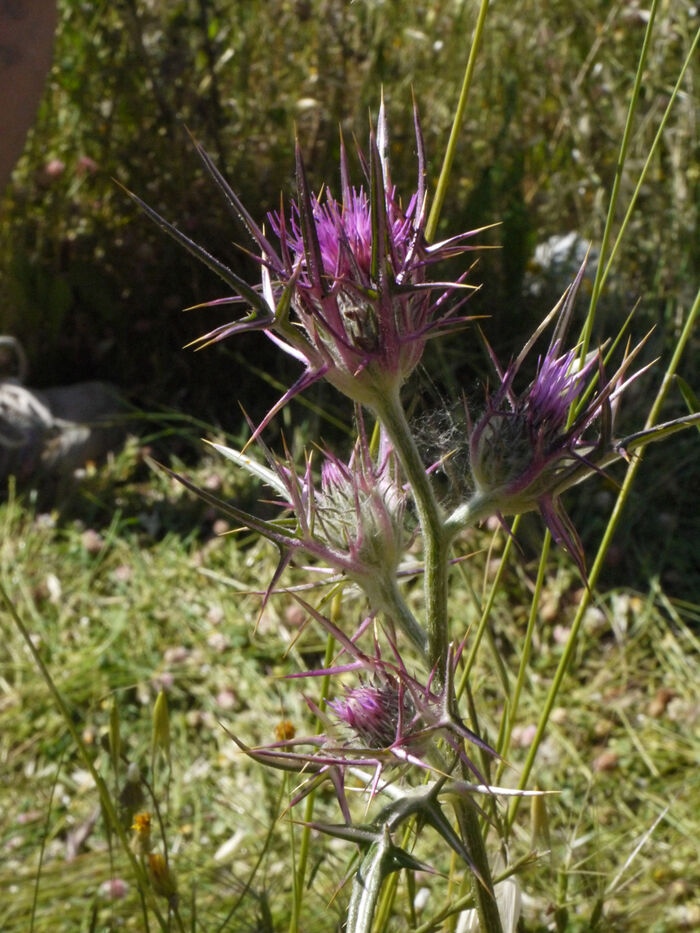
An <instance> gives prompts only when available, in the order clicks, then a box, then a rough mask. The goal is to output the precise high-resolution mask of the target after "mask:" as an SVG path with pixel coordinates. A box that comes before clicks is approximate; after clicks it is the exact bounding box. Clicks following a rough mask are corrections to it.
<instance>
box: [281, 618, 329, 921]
mask: <svg viewBox="0 0 700 933" xmlns="http://www.w3.org/2000/svg"><path fill="white" fill-rule="evenodd" d="M335 614H336V613H335V602H334V610H333V615H335ZM334 652H335V639H334V638H333V636H332V635H329V636H328V640H327V641H326V655H325V658H324V662H323V666H324V667H330V666H331V663H332V661H333V654H334ZM330 680H331V678H330V675H329V674H325V675H324V677H323V678H322V680H321V703H320V706H321V709H323V707H324V706H325V701H326V699H327V698H328V690H329V687H330ZM315 799H316V792H315V791H313V790H312V791H311V793H310V794H309V796H308V797H307V798H306V804H305V806H304V827H303V829H302V832H301V844H300V846H299V862H298V865H297V870H296V873H295V875H294V889H293V890H294V897H293V899H292V916H291V918H290V921H289V933H297V930H298V929H299V917H300V915H301V905H302V902H303V900H304V879H305V878H306V866H307V865H308V861H309V846H310V844H311V825H310V824H311V821H312V819H313V814H314V802H315Z"/></svg>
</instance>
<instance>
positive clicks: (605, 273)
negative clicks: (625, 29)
mask: <svg viewBox="0 0 700 933" xmlns="http://www.w3.org/2000/svg"><path fill="white" fill-rule="evenodd" d="M698 40H700V29H698V31H697V32H696V33H695V38H694V39H693V42H692V44H691V46H690V49H689V50H688V54H687V55H686V58H685V61H684V62H683V67H682V68H681V70H680V73H679V75H678V80H677V81H676V83H675V86H674V88H673V91H672V92H671V96H670V97H669V99H668V104H667V105H666V109H665V110H664V115H663V117H662V118H661V122H660V123H659V128H658V130H657V131H656V136H654V141H653V142H652V144H651V147H650V149H649V152H648V154H647V157H646V161H645V162H644V165H643V167H642V170H641V172H640V173H639V179H638V180H637V184H636V186H635V189H634V191H633V192H632V197H631V198H630V203H629V206H628V207H627V211H626V213H625V216H624V218H623V221H622V223H621V224H620V230H619V232H618V234H617V236H616V237H615V242H614V243H613V247H612V249H611V250H610V256H609V258H608V261H607V262H606V263H605V268H604V269H603V271H602V273H601V275H600V282H599V288H598V293H600V292H601V291H602V289H603V288H604V286H605V282H606V280H607V278H608V274H609V272H610V268H611V266H612V264H613V261H614V259H615V256H616V254H617V250H618V247H619V246H620V243H621V242H622V238H623V237H624V235H625V231H626V230H627V225H628V224H629V221H630V217H631V216H632V212H633V211H634V208H635V205H636V204H637V198H638V197H639V192H640V191H641V190H642V186H643V185H644V182H645V181H646V177H647V173H648V171H649V168H650V166H651V163H652V160H653V158H654V156H655V155H656V150H657V149H658V147H659V143H660V142H661V138H662V136H663V134H664V129H665V128H666V124H667V122H668V118H669V117H670V116H671V110H672V109H673V105H674V103H675V102H676V97H677V96H678V92H679V91H680V89H681V84H682V83H683V79H684V78H685V73H686V71H687V70H688V66H689V65H690V63H691V62H692V61H693V56H694V55H695V49H696V48H697V45H698ZM600 265H601V267H602V255H601V263H600Z"/></svg>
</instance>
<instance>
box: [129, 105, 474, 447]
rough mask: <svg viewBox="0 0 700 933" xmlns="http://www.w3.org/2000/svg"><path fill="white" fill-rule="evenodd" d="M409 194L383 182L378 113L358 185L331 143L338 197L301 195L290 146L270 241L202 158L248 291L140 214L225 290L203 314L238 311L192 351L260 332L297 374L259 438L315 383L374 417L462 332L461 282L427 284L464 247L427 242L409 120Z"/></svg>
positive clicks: (299, 170) (456, 241) (304, 188)
mask: <svg viewBox="0 0 700 933" xmlns="http://www.w3.org/2000/svg"><path fill="white" fill-rule="evenodd" d="M414 122H415V132H416V145H417V150H418V183H417V188H416V191H415V192H414V193H413V194H412V196H411V197H410V198H409V200H408V202H407V204H406V205H405V206H404V205H403V204H402V202H401V200H400V198H399V196H398V194H397V191H396V189H395V187H394V186H393V184H392V183H391V179H390V175H389V165H388V159H387V158H386V149H387V147H388V141H387V131H386V125H385V119H384V111H383V107H382V109H381V111H380V117H379V128H378V133H377V136H375V135H374V133H371V134H370V146H369V157H368V158H365V156H364V155H363V154H362V152H359V157H360V161H361V164H362V168H363V172H364V176H365V184H364V185H361V186H359V187H355V186H353V185H351V183H350V180H349V177H350V176H349V168H348V161H347V158H346V153H345V149H344V147H343V146H342V145H341V193H342V196H341V198H340V200H336V199H335V198H334V197H333V195H332V194H331V193H330V191H329V190H328V189H326V192H325V195H324V197H323V198H320V197H317V196H316V195H315V194H314V193H313V192H312V191H311V190H310V188H309V184H308V180H307V176H306V169H305V166H304V163H303V159H302V156H301V152H300V150H299V147H298V146H297V155H296V174H297V187H298V198H297V200H296V201H293V202H292V203H291V206H290V208H289V211H288V212H287V213H285V211H284V210H280V211H279V212H276V213H272V214H270V215H268V222H269V225H270V228H271V230H272V233H273V234H274V237H272V238H269V237H268V236H267V234H266V233H265V232H264V230H263V229H262V228H261V227H259V226H258V225H257V224H256V223H255V221H254V220H253V219H252V217H251V216H250V214H249V213H248V212H247V211H246V209H245V207H244V206H243V204H242V203H241V202H240V200H239V199H238V197H237V195H236V194H235V193H234V192H233V191H232V190H231V188H230V187H229V186H228V184H227V183H226V181H225V179H224V178H223V177H222V176H221V174H220V173H219V172H218V170H217V169H216V167H215V166H214V165H213V163H212V162H211V160H210V158H209V157H208V156H207V154H206V153H205V152H204V151H203V150H202V149H201V148H200V147H198V150H199V154H200V156H201V158H202V159H203V161H204V163H205V165H206V167H207V170H208V171H209V173H210V174H211V175H212V177H213V178H214V180H215V181H216V183H217V184H218V185H219V187H220V189H221V190H222V192H223V193H224V196H225V198H226V200H227V203H228V204H229V206H230V207H231V209H232V211H233V212H234V213H235V214H236V216H237V218H238V219H239V220H242V221H243V223H244V225H245V227H246V229H247V231H248V233H249V234H250V236H251V237H252V240H253V242H254V245H255V251H254V255H255V257H256V258H257V260H258V262H259V263H260V267H261V272H262V282H261V285H260V286H259V287H251V286H249V285H247V284H246V283H245V282H243V281H242V280H241V279H240V278H239V277H237V276H236V275H235V274H234V273H233V272H232V271H231V270H230V269H228V268H227V267H225V266H223V265H222V264H221V263H220V262H219V261H218V260H215V259H213V257H211V256H210V255H209V254H208V253H206V252H205V251H204V250H203V249H202V248H201V247H198V246H196V245H195V244H193V243H192V242H191V241H189V240H188V239H187V238H186V237H185V236H184V235H183V234H181V233H180V232H179V231H177V230H176V228H173V227H172V226H171V225H170V224H167V222H165V221H163V220H162V218H160V217H158V216H157V215H155V214H154V212H153V211H150V209H148V208H147V207H145V205H143V206H144V209H145V210H147V212H148V213H149V214H151V216H153V218H154V219H155V220H156V221H157V222H158V223H159V224H160V225H161V226H162V227H164V228H165V229H166V230H167V231H168V232H169V233H170V234H171V235H173V236H175V237H176V239H178V240H179V241H180V242H181V243H183V245H184V246H186V247H187V248H188V249H189V250H190V251H191V252H193V253H195V255H198V256H199V257H200V258H201V259H203V260H204V261H205V262H206V263H207V264H208V265H209V266H210V267H211V268H213V269H214V270H215V271H216V272H218V273H219V275H221V277H222V278H224V279H225V281H227V282H228V283H230V284H232V285H233V286H234V287H235V290H236V291H235V294H234V295H233V296H232V297H230V298H225V299H219V300H218V301H214V302H210V303H209V304H210V305H224V304H232V303H244V304H246V305H248V306H249V309H250V310H249V311H248V313H247V314H246V315H244V316H243V317H242V318H240V319H238V320H236V321H232V322H230V323H227V324H223V325H221V326H220V327H217V328H216V329H215V330H213V331H211V332H210V333H207V334H205V335H204V336H203V337H201V338H200V340H198V341H195V343H197V344H200V345H206V344H208V343H212V342H215V341H218V340H222V339H224V338H225V337H228V336H231V335H233V334H237V333H241V332H244V331H248V330H253V329H257V330H263V331H264V332H265V333H266V334H267V336H268V337H269V338H270V339H271V340H273V342H274V343H275V344H276V345H277V346H279V347H280V348H281V349H282V350H284V351H285V352H287V353H289V354H291V355H292V356H294V357H295V358H296V359H298V360H299V361H300V362H301V363H303V364H304V366H305V371H304V373H303V374H302V376H301V377H300V378H299V380H298V381H297V382H296V383H295V384H294V385H293V386H292V387H291V388H290V389H289V390H288V391H287V392H286V393H285V395H284V396H283V397H282V399H280V401H279V402H278V403H277V404H276V405H275V406H274V408H273V409H272V410H271V411H270V412H269V413H268V415H267V417H266V418H265V420H264V421H263V423H262V424H261V425H260V426H259V428H258V431H260V430H261V429H262V428H263V427H264V425H265V424H267V422H268V421H269V419H270V418H271V417H272V416H273V415H274V414H275V413H276V412H277V411H278V410H279V409H280V407H281V406H282V405H284V404H285V403H286V402H287V401H288V400H289V399H290V398H292V397H293V396H294V395H296V394H297V393H298V392H300V391H302V390H303V389H305V388H306V387H307V386H309V385H310V384H311V383H313V382H314V381H315V380H317V379H320V378H325V379H326V380H327V381H328V382H330V383H332V384H333V385H334V386H335V387H336V388H337V389H339V390H340V391H341V392H342V393H343V394H345V395H347V396H348V397H349V398H351V399H352V400H353V401H355V402H357V403H359V404H362V405H366V406H368V407H370V408H374V409H376V408H377V407H378V406H380V405H381V404H382V402H383V401H384V399H385V397H386V394H387V393H391V394H396V393H398V391H399V390H400V388H401V385H402V384H403V383H404V381H405V380H406V378H407V377H408V376H409V375H410V373H411V372H413V370H414V369H415V367H416V366H417V364H418V362H419V361H420V359H421V356H422V353H423V350H424V347H425V343H426V341H427V340H428V338H429V337H431V336H433V335H435V334H437V333H438V332H441V331H444V330H445V329H448V328H455V327H457V326H461V325H462V324H463V322H464V321H465V320H467V319H466V318H463V317H457V316H456V312H457V310H458V308H459V307H460V305H461V304H462V301H457V302H456V303H450V302H448V298H449V297H450V296H451V295H452V294H453V293H454V292H455V290H458V289H467V290H470V289H473V287H472V286H467V285H466V284H465V283H464V279H465V278H466V273H465V274H464V275H463V276H461V277H460V278H459V279H458V280H457V281H455V282H440V281H432V280H431V279H430V278H429V275H428V272H429V269H430V266H431V265H432V263H434V262H436V261H438V260H440V259H444V258H447V257H450V256H455V255H458V254H460V253H462V252H465V251H467V250H469V249H471V248H473V247H469V246H467V245H466V244H465V242H464V241H465V240H466V239H467V238H468V237H470V236H473V235H474V234H475V233H477V232H478V231H476V230H475V231H470V232H468V233H464V234H462V235H459V236H456V237H454V238H451V239H450V240H447V241H444V242H442V243H437V244H433V245H429V244H428V243H427V241H426V239H425V226H426V220H427V211H426V193H425V182H424V175H425V156H424V150H423V139H422V134H421V130H420V125H419V121H418V116H417V114H416V115H415V121H414Z"/></svg>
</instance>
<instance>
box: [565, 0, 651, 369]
mask: <svg viewBox="0 0 700 933" xmlns="http://www.w3.org/2000/svg"><path fill="white" fill-rule="evenodd" d="M657 7H658V0H652V4H651V10H650V12H649V19H648V21H647V28H646V32H645V33H644V41H643V43H642V50H641V52H640V53H639V63H638V65H637V73H636V75H635V78H634V87H633V89H632V96H631V98H630V105H629V109H628V111H627V120H626V121H625V128H624V131H623V133H622V141H621V142H620V153H619V155H618V157H617V166H616V168H615V179H614V181H613V187H612V191H611V193H610V201H609V203H608V215H607V217H606V219H605V229H604V230H603V239H602V242H601V245H600V258H599V260H598V268H597V269H596V275H595V279H594V281H593V290H592V292H591V303H590V306H589V310H588V315H587V317H586V323H585V324H584V327H583V334H582V338H581V354H580V358H581V360H585V358H586V354H587V353H588V346H589V344H590V341H591V333H592V330H593V319H594V317H595V309H596V305H597V304H598V298H599V296H600V292H601V289H602V287H603V268H604V261H605V254H606V253H607V251H608V242H609V240H610V235H611V232H612V225H613V219H614V217H615V209H616V207H617V196H618V194H619V190H620V182H621V181H622V173H623V171H624V167H625V159H626V158H627V149H628V147H629V142H630V137H631V135H632V123H633V122H634V115H635V112H636V109H637V101H638V100H639V92H640V90H641V86H642V76H643V74H644V63H645V61H646V58H647V53H648V51H649V44H650V42H651V33H652V29H653V26H654V19H655V18H656V9H657ZM605 271H606V273H607V269H606V270H605Z"/></svg>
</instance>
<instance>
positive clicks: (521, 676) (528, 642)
mask: <svg viewBox="0 0 700 933" xmlns="http://www.w3.org/2000/svg"><path fill="white" fill-rule="evenodd" d="M551 540H552V536H551V534H550V532H549V529H547V531H546V532H545V535H544V541H543V542H542V551H541V553H540V563H539V566H538V568H537V580H536V581H535V592H534V593H533V594H532V601H531V603H530V615H529V616H528V620H527V630H526V632H525V639H524V641H523V647H522V653H521V655H520V666H519V667H518V677H517V679H516V681H515V688H514V690H513V696H512V697H511V699H510V702H509V703H508V706H507V709H508V713H507V717H506V718H507V726H506V731H505V735H504V736H503V741H502V742H501V743H499V745H498V753H499V755H501V756H502V757H503V761H501V762H499V764H498V769H497V771H496V784H499V783H500V779H501V775H502V774H503V771H504V770H505V767H506V761H505V759H506V758H507V757H508V751H509V750H510V740H511V736H512V734H513V726H514V725H515V720H516V717H517V715H518V705H519V703H520V697H521V695H522V692H523V687H524V686H525V676H526V674H527V667H528V664H529V661H530V651H531V650H532V638H533V636H534V634H535V623H536V622H537V612H538V609H539V605H540V596H541V594H542V587H543V585H544V577H545V573H546V570H547V558H548V557H549V545H550V543H551Z"/></svg>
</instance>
